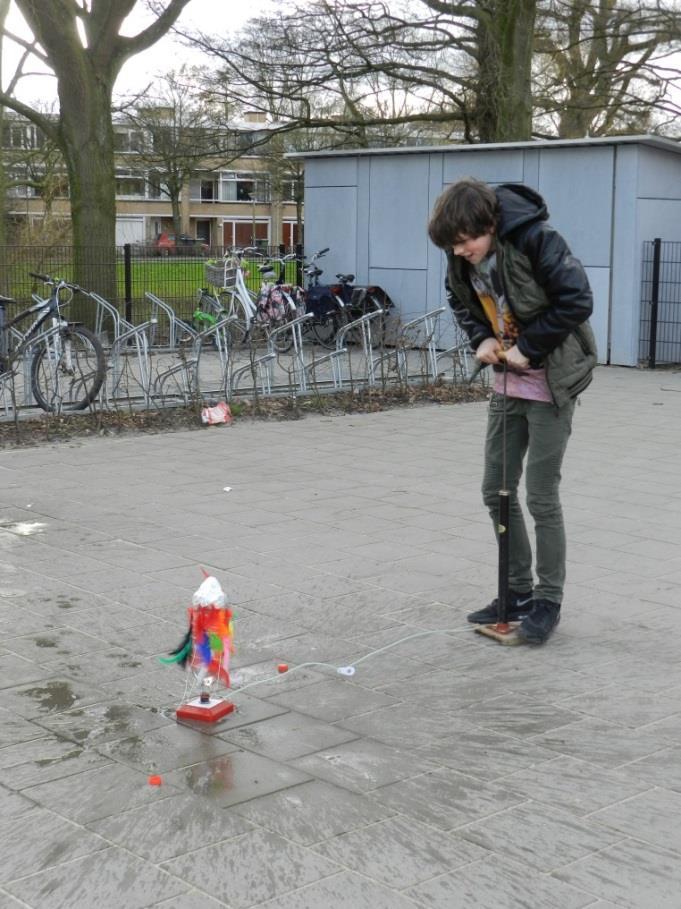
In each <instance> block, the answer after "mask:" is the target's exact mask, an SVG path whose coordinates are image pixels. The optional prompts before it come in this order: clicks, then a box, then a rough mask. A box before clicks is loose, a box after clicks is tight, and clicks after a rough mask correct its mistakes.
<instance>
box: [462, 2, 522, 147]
mask: <svg viewBox="0 0 681 909" xmlns="http://www.w3.org/2000/svg"><path fill="white" fill-rule="evenodd" d="M479 8H480V18H479V24H478V39H479V45H478V63H479V82H478V93H477V103H476V113H475V119H476V123H477V127H478V136H479V139H480V141H481V142H519V141H526V140H528V139H531V138H532V87H531V76H532V49H533V38H534V20H535V14H536V0H483V2H481V3H479Z"/></svg>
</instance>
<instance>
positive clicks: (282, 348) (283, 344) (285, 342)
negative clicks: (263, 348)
mask: <svg viewBox="0 0 681 909" xmlns="http://www.w3.org/2000/svg"><path fill="white" fill-rule="evenodd" d="M290 321H291V319H287V318H283V319H271V320H270V321H269V323H268V325H267V334H268V338H269V340H270V341H271V343H272V348H273V349H274V350H275V351H276V352H277V353H281V354H283V353H288V352H289V350H290V349H291V348H292V347H293V329H292V328H289V329H288V331H286V330H285V329H284V326H285V325H286V323H287V322H290ZM277 329H281V331H278V330H277ZM275 330H277V331H276V334H274V335H273V334H272V332H274V331H275Z"/></svg>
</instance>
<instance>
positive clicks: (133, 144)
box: [114, 127, 145, 152]
mask: <svg viewBox="0 0 681 909" xmlns="http://www.w3.org/2000/svg"><path fill="white" fill-rule="evenodd" d="M144 144H145V143H144V133H143V131H142V130H141V129H122V128H121V127H117V128H115V130H114V149H115V150H116V151H117V152H141V151H142V150H143V149H144Z"/></svg>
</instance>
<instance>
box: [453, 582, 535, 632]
mask: <svg viewBox="0 0 681 909" xmlns="http://www.w3.org/2000/svg"><path fill="white" fill-rule="evenodd" d="M532 606H533V601H532V591H531V590H530V592H529V593H518V592H517V591H516V590H509V592H508V609H507V610H506V618H507V620H508V621H509V622H520V621H521V620H522V619H524V618H525V616H527V615H529V614H530V612H531V611H532ZM466 618H467V619H468V621H469V622H472V623H473V624H474V625H492V624H496V623H497V622H498V621H499V600H498V598H496V599H494V600H492V602H491V603H490V604H489V606H485V607H484V608H483V609H477V610H476V611H475V612H471V613H470V614H469V615H468V616H466Z"/></svg>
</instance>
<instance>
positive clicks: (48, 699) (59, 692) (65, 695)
mask: <svg viewBox="0 0 681 909" xmlns="http://www.w3.org/2000/svg"><path fill="white" fill-rule="evenodd" d="M21 693H22V694H25V695H27V696H28V697H30V698H33V699H34V700H36V701H39V702H40V706H41V707H42V708H43V709H44V710H47V711H59V710H68V709H69V707H72V706H73V704H74V702H75V701H77V700H78V695H76V694H74V693H73V689H72V688H71V685H70V683H69V682H48V683H47V684H46V685H43V686H42V687H41V688H26V689H25V690H24V691H22V692H21Z"/></svg>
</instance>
